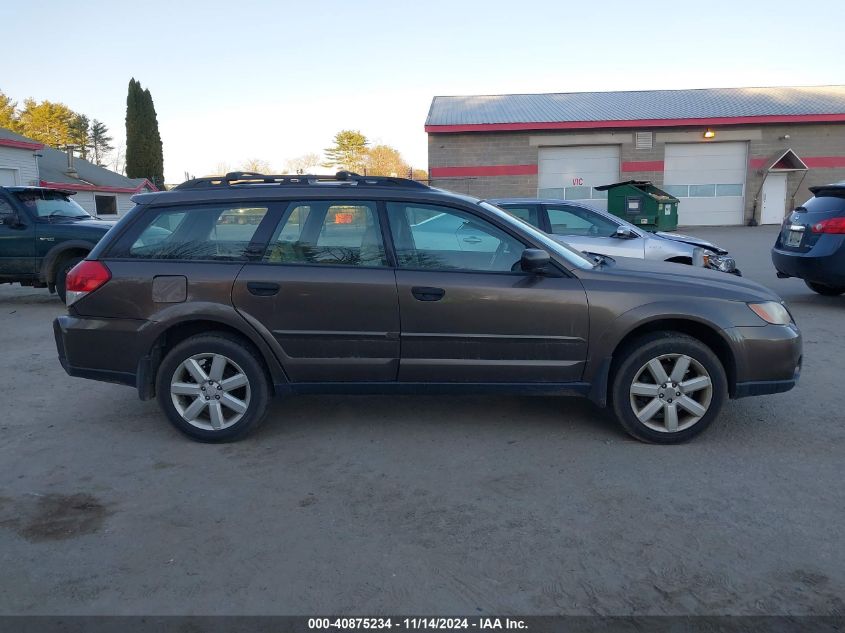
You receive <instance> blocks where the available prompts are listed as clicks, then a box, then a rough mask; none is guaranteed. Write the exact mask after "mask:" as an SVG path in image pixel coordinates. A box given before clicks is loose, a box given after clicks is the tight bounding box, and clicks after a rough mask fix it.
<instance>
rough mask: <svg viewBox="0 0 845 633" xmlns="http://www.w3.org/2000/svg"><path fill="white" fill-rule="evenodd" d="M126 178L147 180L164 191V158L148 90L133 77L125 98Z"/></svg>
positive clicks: (151, 99) (153, 106)
mask: <svg viewBox="0 0 845 633" xmlns="http://www.w3.org/2000/svg"><path fill="white" fill-rule="evenodd" d="M126 175H127V176H128V177H129V178H147V179H148V180H149V181H150V182H152V183H153V184H154V185H155V186H156V187H158V188H159V189H164V155H163V151H162V144H161V134H160V133H159V131H158V120H157V118H156V111H155V105H154V104H153V98H152V95H151V94H150V91H149V89H146V90H144V89H142V88H141V83H140V82H138V81H135V78H134V77H133V78H132V79H131V80H130V81H129V91H128V94H127V96H126Z"/></svg>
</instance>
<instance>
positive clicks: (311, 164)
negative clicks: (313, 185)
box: [285, 152, 320, 174]
mask: <svg viewBox="0 0 845 633" xmlns="http://www.w3.org/2000/svg"><path fill="white" fill-rule="evenodd" d="M319 166H320V155H319V154H317V153H315V152H309V153H308V154H303V155H302V156H297V157H296V158H291V159H289V160H287V161H285V173H286V174H307V173H314V172H315V171H316V168H318V167H319Z"/></svg>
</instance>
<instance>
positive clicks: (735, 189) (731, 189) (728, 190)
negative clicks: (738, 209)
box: [716, 185, 742, 196]
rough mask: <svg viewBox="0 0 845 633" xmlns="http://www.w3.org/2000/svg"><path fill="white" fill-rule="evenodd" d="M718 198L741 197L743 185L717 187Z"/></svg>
mask: <svg viewBox="0 0 845 633" xmlns="http://www.w3.org/2000/svg"><path fill="white" fill-rule="evenodd" d="M716 195H717V196H741V195H742V185H716Z"/></svg>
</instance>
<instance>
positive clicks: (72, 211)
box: [15, 190, 91, 218]
mask: <svg viewBox="0 0 845 633" xmlns="http://www.w3.org/2000/svg"><path fill="white" fill-rule="evenodd" d="M15 197H17V199H18V200H20V202H21V204H23V205H24V206H25V207H27V208H28V209H29V211H30V213H32V214H33V215H36V216H38V217H39V218H90V217H91V215H90V214H89V213H88V212H87V211H86V210H85V209H83V208H82V207H80V206H79V205H78V204H76V203H75V202H74V201H73V200H71V199H70V197H69V196H68V195H67V194H66V193H62V192H61V191H43V190H32V191H18V192H16V193H15Z"/></svg>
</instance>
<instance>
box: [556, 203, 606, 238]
mask: <svg viewBox="0 0 845 633" xmlns="http://www.w3.org/2000/svg"><path fill="white" fill-rule="evenodd" d="M547 210H548V213H549V223H550V224H551V227H552V230H551V232H552V233H553V234H555V235H582V236H585V237H610V236H611V235H613V234H614V233H615V232H616V229H617V227H618V226H619V225H618V224H616V223H615V222H613V221H611V220H608V219H607V218H604V217H602V216H601V215H599V214H598V213H593V212H592V211H589V210H588V209H583V208H581V207H570V206H566V205H561V206H549V207H547Z"/></svg>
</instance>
